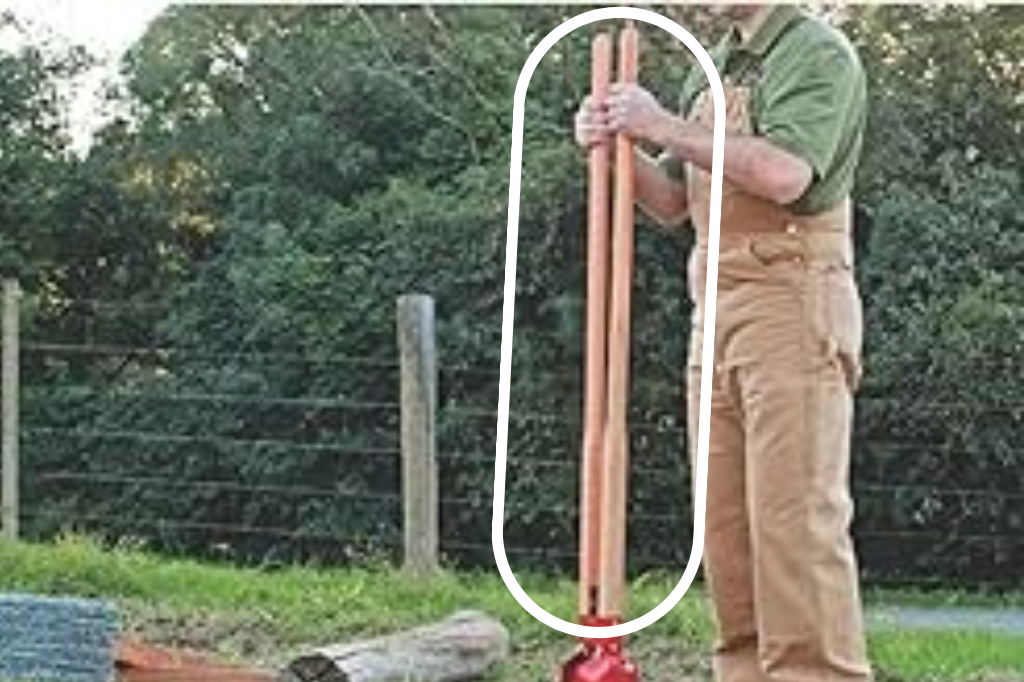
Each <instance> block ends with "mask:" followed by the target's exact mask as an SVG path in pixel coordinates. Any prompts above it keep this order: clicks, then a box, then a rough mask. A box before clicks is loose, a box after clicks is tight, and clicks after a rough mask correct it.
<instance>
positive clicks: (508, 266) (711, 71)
mask: <svg viewBox="0 0 1024 682" xmlns="http://www.w3.org/2000/svg"><path fill="white" fill-rule="evenodd" d="M602 19H636V20H639V21H644V22H647V23H649V24H654V25H655V26H659V27H661V28H663V29H665V30H666V31H668V32H669V33H671V34H672V35H674V36H675V37H676V38H678V39H679V40H680V41H682V42H683V44H685V45H686V47H688V48H689V49H690V51H691V52H693V53H694V55H696V57H697V59H698V61H699V62H700V65H701V66H702V67H703V68H704V71H705V73H706V74H707V76H708V81H709V83H710V86H711V93H712V97H713V99H714V106H715V124H714V138H713V148H712V163H711V211H710V220H709V229H710V235H709V239H708V265H707V285H706V291H705V298H704V301H705V303H704V311H705V312H704V329H703V333H704V337H703V338H704V348H703V349H702V367H701V376H700V389H701V393H700V413H699V419H698V430H697V434H698V435H697V485H696V486H695V488H696V498H697V499H696V502H695V508H694V520H693V525H694V531H693V548H692V549H691V550H690V559H689V561H688V562H687V564H686V569H685V570H684V572H683V577H682V578H681V579H680V581H679V583H678V584H677V585H676V587H675V589H674V590H672V592H671V594H669V596H668V597H666V598H665V600H664V601H662V602H661V604H659V605H658V606H657V607H655V608H654V609H652V610H651V611H650V612H648V613H646V614H645V615H643V616H641V617H639V618H636V619H634V620H631V621H627V622H625V623H620V624H618V625H613V626H608V627H593V626H586V625H579V624H577V623H570V622H568V621H565V620H562V619H561V618H558V617H556V616H553V615H552V614H550V613H548V612H547V611H545V610H544V609H543V608H541V607H540V606H539V605H538V604H537V603H536V602H534V601H533V600H532V599H531V598H530V596H529V595H528V594H526V592H524V591H523V589H522V587H520V586H519V583H518V582H517V581H516V578H515V575H513V573H512V569H511V568H510V567H509V564H508V557H507V556H506V555H505V539H504V516H505V468H506V452H507V447H508V402H509V382H510V377H511V369H512V333H513V330H512V326H513V313H514V310H515V295H516V248H517V245H518V232H519V186H520V180H521V176H522V166H523V109H524V103H525V100H526V90H527V87H528V86H529V84H530V78H531V77H532V76H533V72H534V70H535V69H536V68H537V64H538V63H539V62H540V59H541V57H543V56H544V55H545V54H546V53H547V51H548V50H550V49H551V47H552V46H554V44H555V43H556V42H558V40H560V39H561V38H562V37H564V36H565V35H566V34H567V33H569V32H570V31H572V30H574V29H577V28H579V27H580V26H585V25H586V24H590V23H593V22H595V21H600V20H602ZM724 112H725V94H724V92H723V90H722V81H721V78H720V77H719V75H718V71H717V70H716V69H715V65H714V64H713V63H712V62H711V58H710V57H709V56H708V53H707V52H706V51H705V50H704V48H703V46H701V44H700V43H699V42H698V41H697V40H696V39H695V38H694V37H693V36H691V35H690V34H689V33H688V32H687V31H686V29H684V28H683V27H682V26H680V25H679V24H677V23H676V22H674V21H672V20H671V19H668V18H667V17H664V16H662V15H660V14H657V13H655V12H651V11H649V10H644V9H639V8H636V7H606V8H601V9H595V10H591V11H589V12H584V13H583V14H580V15H578V16H575V17H573V18H572V19H569V20H568V21H566V22H565V23H563V24H562V25H561V26H559V27H558V28H556V29H555V30H554V31H552V32H551V33H549V34H548V35H547V36H546V37H545V38H544V39H543V40H541V42H540V44H538V45H537V47H536V48H534V50H533V52H532V53H531V54H530V57H529V58H528V59H527V60H526V65H525V66H524V67H523V70H522V72H521V73H520V75H519V82H518V84H517V85H516V92H515V99H514V100H513V107H512V162H511V169H510V177H509V189H508V232H507V233H506V244H505V290H504V301H503V305H502V320H501V365H500V384H499V388H498V436H497V443H496V452H495V465H494V515H493V517H492V521H491V543H492V545H493V548H494V559H495V561H496V562H497V564H498V571H499V572H500V573H501V577H502V579H503V580H504V581H505V585H506V586H507V587H508V589H509V592H511V593H512V596H513V597H515V598H516V601H518V602H519V603H520V604H521V605H522V607H523V608H524V609H526V610H527V611H528V612H529V613H530V614H532V615H533V616H534V618H536V619H537V620H539V621H541V622H542V623H544V624H546V625H548V626H550V627H552V628H554V629H555V630H559V631H560V632H564V633H565V634H567V635H573V636H575V637H586V638H591V639H599V638H600V639H604V638H608V637H623V636H625V635H629V634H632V633H634V632H637V631H639V630H641V629H643V628H645V627H647V626H648V625H650V624H651V623H654V622H655V621H657V620H658V619H659V618H661V617H662V616H664V615H665V614H666V613H668V612H669V611H671V610H672V608H673V607H675V605H676V604H677V603H679V600H680V599H681V598H682V597H683V595H684V594H686V590H687V589H689V587H690V584H691V583H692V582H693V578H694V575H695V574H696V573H697V569H698V567H699V565H700V559H701V555H702V554H703V551H704V512H705V509H706V504H707V489H708V484H707V453H708V422H709V420H710V411H711V373H710V372H709V371H707V368H709V367H713V366H714V335H715V299H716V296H717V293H718V287H717V284H718V244H719V222H720V217H721V209H722V156H723V146H724V142H725V116H723V115H722V114H723V113H724Z"/></svg>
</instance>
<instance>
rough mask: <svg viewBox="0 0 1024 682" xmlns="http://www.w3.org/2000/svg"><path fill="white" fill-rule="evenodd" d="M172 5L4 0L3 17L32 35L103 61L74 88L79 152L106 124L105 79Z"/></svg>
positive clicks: (127, 0)
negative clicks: (9, 17) (51, 38)
mask: <svg viewBox="0 0 1024 682" xmlns="http://www.w3.org/2000/svg"><path fill="white" fill-rule="evenodd" d="M169 4H171V3H170V2H168V1H167V0H0V14H4V13H6V12H9V11H11V12H13V13H14V14H15V16H17V17H18V19H19V21H22V22H24V23H26V24H28V28H29V30H30V31H31V32H33V33H34V32H36V31H41V32H42V33H44V34H53V35H55V36H58V37H60V38H62V39H64V40H67V41H68V42H70V43H72V44H76V45H82V46H84V47H86V48H88V49H89V51H90V52H91V53H93V54H94V55H95V56H96V57H97V58H98V59H100V61H101V63H100V66H99V67H98V68H96V69H95V70H93V71H92V72H90V73H89V74H88V75H86V76H84V77H83V78H82V79H81V80H80V81H79V82H78V83H77V84H76V86H77V87H76V90H75V95H74V97H73V99H72V101H71V103H70V111H69V112H68V116H69V121H70V124H71V130H72V137H73V138H74V144H75V147H77V148H83V147H85V146H87V145H88V142H89V139H90V136H91V132H92V130H93V129H95V128H96V127H97V126H98V125H100V124H101V123H102V117H101V116H100V114H99V103H100V91H101V87H102V84H103V82H104V80H105V79H107V78H109V77H111V76H112V75H113V74H114V73H115V72H116V67H117V61H118V59H119V58H120V57H121V56H122V55H123V54H124V52H125V51H126V50H127V49H128V48H129V47H130V46H131V45H132V43H134V42H135V41H136V40H138V39H139V38H141V37H142V35H143V33H144V32H145V30H146V26H147V25H148V24H149V22H150V21H151V20H152V19H154V18H155V17H156V16H157V15H158V14H160V12H161V11H162V10H163V9H165V8H166V7H167V6H168V5H169Z"/></svg>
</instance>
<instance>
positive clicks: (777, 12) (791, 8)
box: [721, 5, 803, 71]
mask: <svg viewBox="0 0 1024 682" xmlns="http://www.w3.org/2000/svg"><path fill="white" fill-rule="evenodd" d="M802 16H803V12H801V11H800V9H799V8H798V7H796V6H795V5H776V6H775V7H773V8H772V9H771V11H770V12H769V13H768V16H767V17H765V19H764V21H763V22H762V23H761V26H760V27H759V28H758V29H757V30H756V31H755V32H754V35H752V36H751V37H750V39H749V40H747V41H746V42H744V40H743V36H742V34H741V33H740V30H739V28H738V27H736V26H733V27H732V28H731V29H730V30H729V32H728V33H727V34H726V35H725V38H724V40H723V41H722V43H721V52H722V66H723V67H724V69H723V70H724V71H729V67H731V66H732V64H731V62H732V61H733V59H734V57H736V56H738V55H745V56H747V57H751V56H752V57H756V58H763V57H764V56H765V55H766V54H768V51H769V50H770V49H771V47H772V45H774V44H775V41H777V40H778V39H779V37H780V36H781V35H782V34H783V33H784V32H785V31H786V29H787V28H789V27H790V26H791V25H792V24H793V23H794V22H795V21H797V20H799V19H800V18H802Z"/></svg>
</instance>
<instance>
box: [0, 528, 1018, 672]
mask: <svg viewBox="0 0 1024 682" xmlns="http://www.w3.org/2000/svg"><path fill="white" fill-rule="evenodd" d="M520 579H521V581H522V583H523V587H524V589H526V591H527V592H528V593H529V594H530V595H531V596H533V598H534V599H535V600H536V601H537V602H538V603H540V604H541V605H542V606H543V607H545V608H546V609H547V610H549V611H551V612H552V613H554V614H556V615H558V616H560V617H562V618H565V619H572V617H573V613H574V610H575V608H574V606H575V587H574V586H573V584H572V583H570V582H568V581H555V580H550V579H545V578H540V577H536V576H521V578H520ZM672 583H673V580H672V579H661V578H648V579H645V580H640V581H638V582H637V583H636V584H635V585H634V586H633V590H632V597H631V599H632V610H633V611H634V612H637V613H640V612H644V611H647V610H649V609H650V608H652V607H654V606H655V605H656V604H657V603H658V602H660V601H661V600H662V599H663V598H664V596H665V595H667V594H668V593H669V591H671V587H672ZM0 591H5V592H15V591H18V592H33V593H41V594H62V595H75V596H83V597H99V598H106V599H112V600H114V601H116V602H117V603H118V605H119V607H120V608H121V610H122V612H123V614H124V616H125V626H126V628H127V629H129V630H130V631H132V632H134V633H136V634H139V635H142V636H144V637H146V638H147V639H149V640H150V641H154V642H158V643H165V644H172V645H180V646H190V647H195V648H199V649H204V650H207V651H212V652H217V653H219V654H221V655H222V656H224V657H225V658H227V659H230V660H238V661H246V662H248V663H256V664H262V665H277V664H280V663H282V662H283V661H285V660H286V659H287V658H288V657H289V656H291V655H293V654H294V653H296V652H297V651H299V650H301V649H303V648H304V647H308V646H310V645H316V644H325V643H328V642H338V641H343V640H346V639H349V638H357V637H365V636H369V635H374V634H380V633H385V632H389V631H392V630H394V629H396V628H402V627H408V626H413V625H417V624H420V623H423V622H424V621H427V620H432V619H439V618H443V617H445V616H447V615H449V614H450V613H452V612H453V611H457V610H460V609H478V610H482V611H485V612H487V613H490V614H492V615H494V616H495V617H497V618H499V619H500V620H501V621H502V622H503V623H504V624H505V625H506V626H507V627H508V628H509V630H510V631H511V633H512V639H513V643H514V645H513V655H512V657H511V659H510V660H509V662H508V663H507V664H506V665H505V666H504V668H503V669H502V670H501V671H499V673H498V674H497V675H496V679H497V680H499V681H501V682H504V681H505V680H508V681H510V682H511V681H512V680H517V681H519V680H541V679H550V678H551V674H552V672H553V671H554V670H555V669H556V668H557V666H558V665H559V663H560V662H561V661H563V660H564V659H565V658H566V657H567V656H568V655H569V653H570V652H571V650H572V642H571V641H570V639H569V638H568V637H566V636H563V635H561V634H559V633H553V632H552V631H551V630H549V629H548V628H547V627H546V626H544V625H543V624H541V623H538V622H537V621H535V620H534V619H533V618H532V617H531V616H530V615H529V614H527V613H526V612H525V611H523V609H522V607H520V606H519V604H518V603H516V601H515V600H514V599H513V598H512V596H511V595H510V594H509V592H508V590H507V589H506V587H505V585H504V583H503V582H502V581H501V578H500V577H499V576H498V575H497V573H496V572H486V573H445V574H442V575H441V576H439V577H438V578H436V579H435V580H433V581H431V582H429V583H427V582H416V581H412V580H409V579H408V578H407V576H404V575H403V574H401V573H400V572H398V571H395V570H393V569H391V568H388V567H386V566H380V567H371V568H360V569H344V570H341V569H334V570H317V569H315V568H308V567H306V568H302V567H296V568H287V569H281V570H275V571H272V572H260V571H257V570H253V569H237V568H230V567H218V566H210V565H201V564H197V563H193V562H188V561H177V560H169V559H166V558H162V557H156V556H153V555H149V554H146V553H143V552H139V551H135V550H131V549H113V550H111V549H102V548H100V547H98V546H97V545H96V544H94V543H92V542H89V541H87V540H82V539H68V540H64V541H62V542H59V543H57V544H55V545H48V546H31V545H18V546H12V545H0ZM882 598H883V595H881V594H878V593H873V594H872V597H871V599H872V601H875V602H877V601H879V600H881V599H882ZM918 601H919V600H918ZM887 603H890V604H891V603H892V602H891V600H889V601H887ZM711 630H712V628H711V621H710V618H709V616H708V613H707V611H706V609H705V607H704V600H703V599H702V598H701V597H700V595H699V594H698V593H696V591H691V592H690V593H688V594H687V596H686V597H684V599H683V601H682V602H680V604H679V605H678V606H677V607H676V608H675V609H674V610H673V611H672V612H671V613H670V614H669V615H668V616H666V617H665V618H663V619H662V620H661V621H659V622H658V623H656V624H654V625H652V626H651V627H650V628H648V629H646V630H644V631H643V632H642V633H640V634H638V635H636V636H635V637H634V638H633V639H632V640H631V642H630V650H631V652H632V654H633V657H634V658H635V659H636V660H638V661H639V662H641V664H642V666H643V669H644V680H645V682H669V681H671V682H680V680H681V679H683V678H687V679H701V680H703V679H709V678H710V673H709V665H708V658H707V653H706V652H707V650H708V647H709V645H710V642H711ZM869 643H870V647H871V654H872V659H873V662H874V663H875V665H876V667H877V668H878V670H879V673H880V677H881V678H883V679H886V680H901V681H907V682H925V681H929V682H930V681H941V682H964V681H967V680H986V682H1004V681H1012V682H1024V638H1017V637H1012V636H995V635H989V634H985V633H972V632H908V631H902V630H892V629H889V630H878V631H873V632H872V634H871V636H870V639H869Z"/></svg>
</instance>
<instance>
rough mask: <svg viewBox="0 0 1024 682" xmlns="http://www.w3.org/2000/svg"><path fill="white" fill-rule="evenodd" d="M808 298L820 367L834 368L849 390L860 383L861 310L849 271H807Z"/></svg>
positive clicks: (836, 268)
mask: <svg viewBox="0 0 1024 682" xmlns="http://www.w3.org/2000/svg"><path fill="white" fill-rule="evenodd" d="M808 295H809V296H810V298H811V306H812V311H813V319H814V320H815V333H816V337H817V340H818V343H819V350H820V353H821V355H820V356H819V358H820V360H821V362H822V365H823V367H822V369H824V370H826V371H828V370H829V369H833V370H837V371H838V372H840V373H841V376H842V379H843V381H844V382H845V384H846V386H847V388H848V389H849V391H850V392H851V393H854V392H856V390H857V389H858V387H859V386H860V383H861V376H862V372H863V370H862V366H861V345H862V340H863V311H862V307H861V299H860V294H859V292H858V290H857V283H856V281H855V280H854V277H853V272H852V270H850V269H849V268H847V267H843V266H831V267H824V268H814V269H812V271H811V277H810V286H809V287H808Z"/></svg>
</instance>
